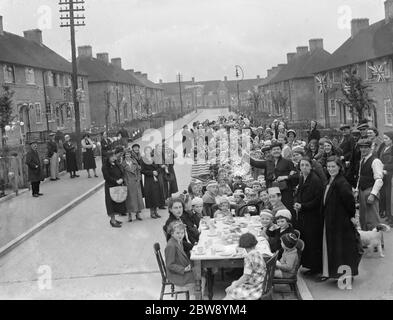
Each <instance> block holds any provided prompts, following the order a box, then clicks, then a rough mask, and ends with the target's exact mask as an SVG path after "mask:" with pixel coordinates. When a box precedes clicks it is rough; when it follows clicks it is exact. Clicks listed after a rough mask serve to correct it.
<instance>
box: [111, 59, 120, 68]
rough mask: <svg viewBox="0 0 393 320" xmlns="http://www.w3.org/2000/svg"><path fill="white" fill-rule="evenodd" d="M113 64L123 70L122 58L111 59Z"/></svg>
mask: <svg viewBox="0 0 393 320" xmlns="http://www.w3.org/2000/svg"><path fill="white" fill-rule="evenodd" d="M111 63H112V64H113V65H114V66H115V67H117V68H119V69H121V58H112V59H111Z"/></svg>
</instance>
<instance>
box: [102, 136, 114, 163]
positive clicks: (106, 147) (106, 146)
mask: <svg viewBox="0 0 393 320" xmlns="http://www.w3.org/2000/svg"><path fill="white" fill-rule="evenodd" d="M110 150H112V141H111V140H109V138H108V139H106V140H105V139H102V140H101V156H102V157H104V158H106V155H107V154H108V151H110Z"/></svg>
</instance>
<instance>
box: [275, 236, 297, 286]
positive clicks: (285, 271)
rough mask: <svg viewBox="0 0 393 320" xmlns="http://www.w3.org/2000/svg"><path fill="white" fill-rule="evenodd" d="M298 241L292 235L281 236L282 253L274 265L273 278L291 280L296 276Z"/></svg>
mask: <svg viewBox="0 0 393 320" xmlns="http://www.w3.org/2000/svg"><path fill="white" fill-rule="evenodd" d="M297 243H298V239H297V237H296V235H295V234H294V233H286V234H284V235H282V236H281V247H282V248H283V253H282V256H281V259H280V260H278V261H277V263H276V270H275V271H274V277H275V278H285V279H288V278H292V277H293V276H295V275H296V272H297V270H296V268H297V266H298V263H299V253H298V250H297V248H296V245H297Z"/></svg>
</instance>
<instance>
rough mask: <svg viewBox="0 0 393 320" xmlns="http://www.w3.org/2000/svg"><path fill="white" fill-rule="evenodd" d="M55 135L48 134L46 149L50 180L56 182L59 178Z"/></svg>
mask: <svg viewBox="0 0 393 320" xmlns="http://www.w3.org/2000/svg"><path fill="white" fill-rule="evenodd" d="M55 135H56V134H55V133H51V134H49V141H48V143H47V147H48V158H49V160H50V180H51V181H56V180H60V178H59V156H58V153H57V143H56V141H55Z"/></svg>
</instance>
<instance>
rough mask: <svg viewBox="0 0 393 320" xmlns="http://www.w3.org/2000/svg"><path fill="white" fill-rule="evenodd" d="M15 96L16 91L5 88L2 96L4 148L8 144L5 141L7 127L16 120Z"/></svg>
mask: <svg viewBox="0 0 393 320" xmlns="http://www.w3.org/2000/svg"><path fill="white" fill-rule="evenodd" d="M13 96H14V91H12V90H10V87H8V86H5V85H4V86H3V92H2V94H1V95H0V130H1V135H2V137H3V139H2V142H1V144H2V146H3V147H4V146H5V144H6V140H5V127H6V126H7V125H9V124H10V123H11V121H12V120H13V119H14V118H15V115H12V97H13Z"/></svg>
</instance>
